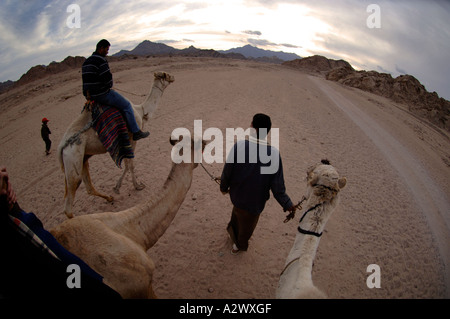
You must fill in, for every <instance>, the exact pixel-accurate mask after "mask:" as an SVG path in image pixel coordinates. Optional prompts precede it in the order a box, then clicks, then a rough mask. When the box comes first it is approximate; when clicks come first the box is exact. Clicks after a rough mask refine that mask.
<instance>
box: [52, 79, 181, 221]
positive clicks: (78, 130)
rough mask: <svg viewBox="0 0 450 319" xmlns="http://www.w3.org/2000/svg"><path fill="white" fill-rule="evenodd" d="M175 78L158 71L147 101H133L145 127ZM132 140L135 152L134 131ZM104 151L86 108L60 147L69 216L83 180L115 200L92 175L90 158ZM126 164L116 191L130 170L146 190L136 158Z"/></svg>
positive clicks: (89, 190)
mask: <svg viewBox="0 0 450 319" xmlns="http://www.w3.org/2000/svg"><path fill="white" fill-rule="evenodd" d="M174 80H175V79H174V77H173V76H172V75H170V74H168V73H165V72H155V73H154V81H153V85H152V88H151V91H150V93H149V95H148V96H147V98H146V100H145V101H144V102H143V103H142V104H139V105H134V104H133V103H131V104H132V106H133V110H134V114H135V117H136V122H137V124H138V126H139V127H140V128H141V129H142V128H143V126H144V121H146V120H147V119H148V118H149V117H151V116H152V114H153V112H154V111H155V110H156V108H157V106H158V103H159V101H160V99H161V96H162V94H163V92H164V90H165V89H166V87H167V86H168V85H169V84H170V83H172V82H173V81H174ZM130 142H131V146H132V148H133V151H134V150H135V149H136V141H133V139H132V138H131V134H130ZM103 153H106V149H105V147H104V146H103V144H102V143H101V142H100V140H99V138H98V135H97V133H96V132H95V130H94V129H93V128H92V116H91V112H88V111H84V112H82V113H81V114H80V115H79V116H78V117H77V118H76V119H75V120H74V121H73V122H72V123H71V124H70V126H69V127H68V128H67V130H66V133H65V134H64V136H63V138H62V140H61V143H60V144H59V147H58V160H59V162H60V164H61V168H62V170H63V172H64V175H65V181H64V183H65V193H64V213H65V214H66V216H67V217H68V218H72V217H73V213H72V206H73V201H74V199H75V193H76V191H77V189H78V187H79V186H80V184H81V181H83V183H84V185H85V186H86V191H87V193H88V194H90V195H95V196H100V197H102V198H104V199H106V200H107V201H113V200H114V198H113V197H112V196H108V195H105V194H102V193H100V192H98V191H97V190H96V189H95V188H94V185H93V184H92V181H91V177H90V174H89V162H88V160H89V158H90V157H91V156H93V155H97V154H103ZM124 163H125V169H124V171H123V173H122V175H121V176H120V178H119V180H118V181H117V183H116V186H115V187H114V191H115V192H116V193H119V189H120V186H121V185H122V180H123V178H124V177H125V175H126V174H127V173H128V171H130V172H131V178H132V181H133V185H134V187H135V188H136V189H137V190H141V189H143V188H144V187H145V186H144V185H143V184H141V183H138V182H137V180H136V176H135V174H134V164H133V160H132V159H127V158H125V159H124Z"/></svg>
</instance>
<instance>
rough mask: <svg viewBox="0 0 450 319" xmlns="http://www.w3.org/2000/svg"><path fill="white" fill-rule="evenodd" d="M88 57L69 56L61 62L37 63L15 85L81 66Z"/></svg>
mask: <svg viewBox="0 0 450 319" xmlns="http://www.w3.org/2000/svg"><path fill="white" fill-rule="evenodd" d="M85 60H86V58H84V57H81V56H76V57H72V56H68V57H67V58H65V59H64V60H63V61H61V62H52V63H50V64H49V65H47V66H45V65H36V66H33V67H32V68H31V69H29V70H28V72H27V73H25V74H24V75H22V76H21V77H20V79H19V80H18V81H16V82H15V83H14V85H13V86H20V85H23V84H26V83H30V82H33V81H35V80H37V79H42V78H44V77H47V76H49V75H52V74H56V73H60V72H63V71H66V70H70V69H73V68H81V66H82V65H83V63H84V61H85Z"/></svg>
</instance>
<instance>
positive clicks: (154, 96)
mask: <svg viewBox="0 0 450 319" xmlns="http://www.w3.org/2000/svg"><path fill="white" fill-rule="evenodd" d="M164 89H165V85H164V84H163V83H162V82H161V81H159V80H156V79H155V81H154V82H153V85H152V88H151V89H150V93H149V94H148V96H147V99H146V100H145V101H144V103H142V104H141V107H142V110H143V113H144V115H147V116H148V117H151V116H152V114H153V112H155V110H156V108H157V106H158V103H159V100H160V99H161V97H162V95H163V92H164Z"/></svg>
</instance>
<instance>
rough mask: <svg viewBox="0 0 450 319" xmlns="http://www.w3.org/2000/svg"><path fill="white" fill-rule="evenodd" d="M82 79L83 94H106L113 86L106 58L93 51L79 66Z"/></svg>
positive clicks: (92, 95) (93, 96)
mask: <svg viewBox="0 0 450 319" xmlns="http://www.w3.org/2000/svg"><path fill="white" fill-rule="evenodd" d="M81 77H82V79H83V95H84V96H86V97H87V91H89V94H90V96H91V97H92V98H93V99H95V97H97V96H100V95H103V94H106V93H108V92H109V90H110V89H111V88H112V86H113V78H112V74H111V71H110V70H109V64H108V61H107V60H106V58H104V57H102V56H101V55H99V54H98V53H96V52H94V53H92V55H91V56H90V57H89V58H87V59H86V61H84V63H83V66H82V67H81Z"/></svg>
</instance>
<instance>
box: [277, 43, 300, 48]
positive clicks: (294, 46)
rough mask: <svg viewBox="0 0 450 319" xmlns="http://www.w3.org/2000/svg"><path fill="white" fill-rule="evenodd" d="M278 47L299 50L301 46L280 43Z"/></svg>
mask: <svg viewBox="0 0 450 319" xmlns="http://www.w3.org/2000/svg"><path fill="white" fill-rule="evenodd" d="M280 46H283V47H286V48H294V49H299V48H301V46H298V45H294V44H289V43H281V44H280Z"/></svg>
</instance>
